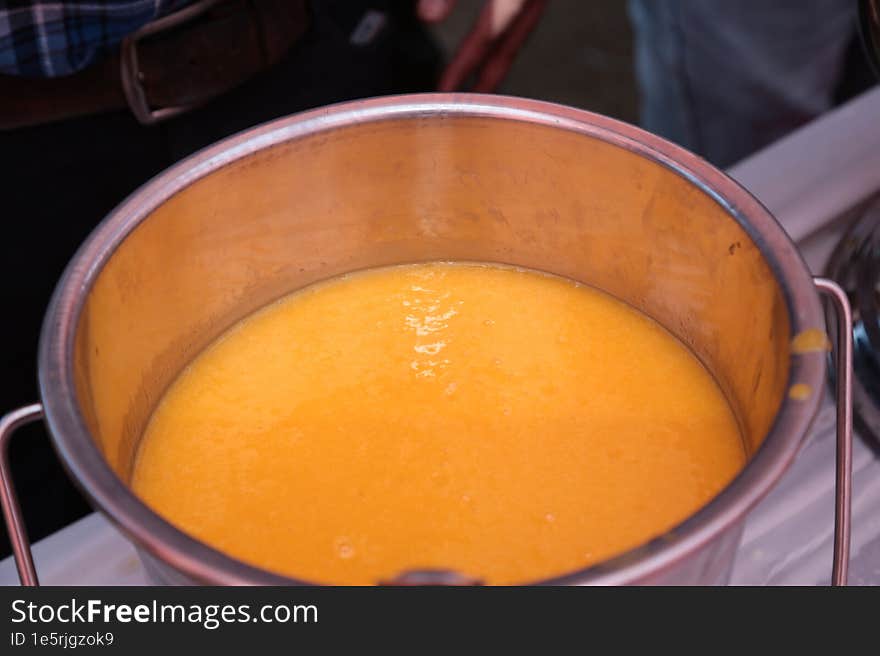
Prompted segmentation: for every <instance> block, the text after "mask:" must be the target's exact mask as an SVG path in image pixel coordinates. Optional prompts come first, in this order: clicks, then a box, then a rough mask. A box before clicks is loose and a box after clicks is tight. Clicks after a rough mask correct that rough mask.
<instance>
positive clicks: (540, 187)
mask: <svg viewBox="0 0 880 656" xmlns="http://www.w3.org/2000/svg"><path fill="white" fill-rule="evenodd" d="M436 259H464V260H483V261H498V262H506V263H510V264H517V265H522V266H527V267H531V268H535V269H542V270H545V271H549V272H552V273H556V274H559V275H563V276H568V277H570V278H573V279H577V280H580V281H584V282H587V283H590V284H593V285H595V286H597V287H600V288H602V289H605V290H607V291H608V292H610V293H612V294H615V295H616V296H618V297H619V298H621V299H623V300H625V301H627V302H629V303H630V304H632V305H634V306H635V307H638V308H640V309H641V310H643V311H644V312H646V313H647V314H649V315H650V316H652V317H654V318H655V319H657V320H658V321H660V322H661V323H662V324H663V325H665V326H666V327H667V328H668V329H669V330H671V331H672V332H673V333H674V334H676V335H677V336H678V337H679V338H680V339H681V340H683V341H684V342H685V343H686V344H688V345H689V346H690V347H691V348H692V349H693V350H694V352H695V353H696V354H697V355H698V356H699V357H700V358H701V359H702V360H703V362H704V363H705V364H706V366H707V367H708V368H709V369H710V370H711V371H712V372H713V374H714V375H715V376H716V378H717V379H718V381H719V383H720V385H721V387H722V388H723V390H724V392H725V394H726V395H727V397H728V399H729V401H730V403H731V406H732V407H733V409H734V412H735V413H736V415H737V417H738V419H739V421H740V424H741V426H742V432H743V436H744V440H745V443H746V447H747V450H748V453H749V463H748V465H747V466H746V467H745V469H744V470H743V471H742V473H741V474H740V475H739V476H737V478H736V479H735V480H734V481H733V482H732V483H730V485H728V486H727V487H726V488H725V489H724V490H723V491H722V492H721V493H720V494H719V495H718V496H717V497H716V498H715V499H713V500H712V501H711V502H710V503H708V504H707V505H706V506H705V507H704V508H702V509H701V510H700V511H698V512H697V513H696V514H694V515H693V516H692V517H690V518H689V519H687V520H686V521H684V522H683V523H682V524H680V525H679V526H676V527H675V528H674V529H672V530H671V531H669V532H668V533H666V534H664V535H662V536H660V537H658V538H656V539H654V540H651V541H650V542H648V543H647V544H644V545H642V546H640V547H638V548H636V549H633V550H631V551H629V552H628V553H625V554H623V555H621V556H619V557H617V558H614V559H611V560H609V561H607V562H604V563H601V564H599V565H595V566H593V567H589V568H586V569H583V570H581V571H577V572H572V573H570V574H568V575H566V576H563V577H560V578H558V579H554V580H553V581H541V582H540V583H564V584H588V583H590V584H592V583H597V584H598V583H601V584H621V583H684V584H691V583H719V582H725V581H726V580H727V577H728V575H729V572H730V568H731V565H732V561H733V557H734V553H735V550H736V547H737V544H738V541H739V537H740V534H741V531H742V526H743V522H744V519H745V517H746V514H747V513H748V511H749V509H751V508H752V507H753V506H754V505H755V504H756V503H757V502H758V501H759V500H760V499H761V498H762V497H763V496H764V495H765V494H766V493H767V492H768V491H769V490H770V488H772V487H773V485H774V484H775V483H776V482H777V480H778V479H779V477H780V476H781V475H782V473H783V472H784V471H785V469H786V467H787V466H788V465H789V464H790V463H791V461H792V459H793V458H794V457H795V454H796V453H797V451H798V448H799V446H800V445H801V443H802V441H803V438H804V435H805V434H806V432H807V430H808V428H809V426H810V423H811V421H812V419H813V417H814V415H815V414H816V412H817V409H818V408H819V404H820V401H821V396H822V394H823V391H824V387H825V380H826V358H827V353H826V348H825V339H824V332H823V331H824V320H823V313H822V307H821V303H820V299H819V292H827V293H828V294H829V297H830V298H831V299H832V300H833V301H834V302H835V303H836V305H837V307H838V312H839V318H840V321H841V322H843V324H844V329H842V330H840V331H839V334H840V335H841V348H840V349H839V350H838V356H839V357H840V358H841V359H842V360H841V361H842V362H843V364H844V366H843V367H842V369H843V370H844V371H845V372H846V375H845V376H843V377H842V379H841V380H842V384H841V385H840V386H839V389H838V397H839V398H838V402H839V414H838V419H839V422H838V423H839V425H838V497H837V501H838V505H837V515H836V542H835V565H834V580H835V582H837V583H842V582H844V581H845V578H846V559H847V554H848V548H849V530H848V518H849V467H850V464H849V459H850V440H851V432H850V424H851V417H850V401H849V399H848V397H847V395H848V393H849V386H850V375H851V374H850V368H849V364H848V363H849V361H850V358H851V354H850V351H851V343H850V341H849V338H850V337H851V333H850V331H849V329H848V326H849V322H850V317H849V309H848V305H847V303H846V297H845V295H843V294H842V293H841V292H840V290H839V288H837V287H836V286H835V285H834V284H833V283H830V282H828V281H814V280H813V279H812V278H811V276H810V274H809V272H808V270H807V268H806V266H805V265H804V263H803V261H802V260H801V258H800V256H799V254H798V252H797V250H796V248H795V246H794V245H793V244H792V242H791V241H790V240H789V238H788V237H787V236H786V234H785V233H784V232H783V230H782V229H781V228H780V227H779V225H778V224H777V223H776V221H775V220H774V219H773V217H772V216H770V214H769V213H768V212H767V210H766V209H764V208H763V207H762V206H761V205H760V204H759V203H758V202H757V201H756V200H755V199H754V198H753V197H752V196H751V195H749V194H748V193H747V192H746V191H745V190H743V189H742V188H741V187H739V186H738V185H737V184H736V183H735V182H733V181H732V180H731V179H730V178H728V177H727V176H726V175H724V174H723V173H721V172H720V171H718V170H716V169H715V168H713V167H712V166H710V165H709V164H708V163H706V162H705V161H703V160H701V159H699V158H698V157H696V156H694V155H692V154H691V153H688V152H686V151H684V150H682V149H681V148H678V147H676V146H674V145H672V144H670V143H668V142H666V141H664V140H662V139H660V138H658V137H655V136H653V135H651V134H648V133H646V132H643V131H641V130H639V129H637V128H634V127H632V126H630V125H626V124H623V123H619V122H617V121H614V120H611V119H608V118H604V117H602V116H597V115H595V114H590V113H587V112H583V111H578V110H574V109H569V108H565V107H560V106H557V105H551V104H547V103H542V102H535V101H530V100H521V99H513V98H502V97H497V96H479V95H454V94H453V95H424V96H404V97H394V98H381V99H376V100H365V101H359V102H353V103H348V104H343V105H337V106H334V107H329V108H322V109H318V110H315V111H311V112H307V113H304V114H300V115H297V116H293V117H290V118H286V119H281V120H278V121H275V122H273V123H269V124H267V125H264V126H261V127H258V128H255V129H253V130H250V131H248V132H245V133H243V134H241V135H238V136H235V137H232V138H230V139H228V140H226V141H224V142H222V143H220V144H218V145H216V146H213V147H211V148H208V149H207V150H205V151H202V152H201V153H199V154H197V155H194V156H193V157H190V158H189V159H187V160H186V161H184V162H182V163H180V164H178V165H177V166H175V167H173V168H171V169H169V170H168V171H166V172H165V173H163V174H162V175H160V176H159V177H157V178H155V179H154V180H152V181H151V182H149V183H148V184H147V185H145V186H144V187H143V188H141V189H140V190H139V191H137V192H136V193H135V194H133V195H132V196H131V197H129V198H128V199H127V200H126V201H125V202H123V203H122V204H121V205H120V206H119V207H118V208H116V210H114V211H113V212H112V213H111V214H110V215H109V216H108V217H107V218H106V219H105V220H104V222H103V223H102V224H101V225H100V226H99V227H98V228H97V229H96V230H95V232H94V233H93V234H92V235H91V237H90V238H89V239H88V241H87V242H86V243H85V244H84V245H83V246H82V248H80V250H79V252H78V253H77V254H76V256H75V257H74V259H73V261H72V262H71V263H70V265H69V266H68V268H67V270H66V272H65V273H64V276H63V277H62V279H61V281H60V283H59V284H58V287H57V289H56V291H55V294H54V296H53V298H52V302H51V305H50V307H49V310H48V312H47V314H46V319H45V323H44V326H43V332H42V336H41V345H40V357H39V380H40V394H41V398H42V405H34V406H29V407H27V408H23V409H21V410H18V411H16V412H14V413H11V414H10V415H7V417H6V418H4V420H3V422H2V425H0V440H2V447H3V458H2V462H0V464H2V468H0V477H2V487H0V491H2V501H3V509H4V513H5V518H6V522H7V525H8V527H9V529H10V534H11V536H12V538H13V541H14V547H15V549H14V550H15V555H16V559H17V562H18V566H19V573H20V574H21V577H22V581H23V582H24V583H26V584H27V583H29V584H35V583H36V574H35V572H34V569H33V563H32V561H31V559H30V553H29V547H28V543H27V538H26V536H25V534H24V527H23V524H22V521H21V517H20V513H19V509H18V506H17V503H16V499H15V495H14V492H13V489H12V486H11V479H10V473H9V466H8V461H7V458H6V455H5V454H6V446H7V443H8V440H9V436H10V435H11V433H12V431H13V429H14V428H15V427H16V426H17V425H19V424H21V423H24V422H26V421H31V420H35V419H37V418H38V417H40V416H44V418H45V421H46V423H47V425H48V428H49V431H50V432H51V435H52V440H53V442H54V445H55V448H56V450H57V452H58V454H59V456H60V458H61V459H62V461H63V462H64V464H65V466H66V467H67V470H68V471H69V473H70V475H71V477H72V478H73V479H74V480H75V481H76V482H77V483H78V484H79V486H80V487H81V488H82V489H83V491H84V492H85V493H86V494H87V495H88V497H89V498H90V499H91V501H92V503H93V504H94V505H95V507H96V508H97V509H98V510H100V511H101V512H103V513H104V514H105V515H106V516H107V517H109V518H110V519H111V520H112V521H113V522H114V523H115V524H116V525H117V526H118V527H119V528H120V529H121V530H122V531H123V532H124V533H125V534H126V535H127V536H128V537H129V538H130V539H131V540H132V542H133V543H134V544H135V545H136V546H137V548H138V549H139V551H140V553H141V554H142V555H143V558H144V562H145V564H146V566H147V569H148V571H149V572H150V573H151V575H152V576H153V577H154V578H155V580H156V581H158V582H165V583H172V582H175V583H176V582H195V583H220V584H241V583H255V584H262V583H267V584H269V583H271V584H285V583H288V584H289V583H298V582H300V581H294V580H293V579H289V578H285V577H282V576H279V575H276V574H273V573H271V572H268V571H264V570H261V569H258V568H256V567H253V566H251V565H247V564H245V563H242V562H240V561H237V560H235V559H233V558H231V557H228V556H226V555H224V554H222V553H220V552H219V551H216V550H214V549H212V548H210V547H209V546H207V545H205V544H203V543H201V542H199V541H197V540H195V539H193V538H191V537H189V536H188V535H186V534H185V533H183V532H181V531H179V530H178V529H176V528H174V527H173V526H171V525H170V524H169V523H168V522H166V521H165V520H163V519H162V518H161V517H159V516H158V515H156V514H155V513H153V512H152V511H151V510H150V509H149V508H147V507H146V506H145V505H144V504H143V503H141V501H140V500H139V499H138V498H137V497H136V496H135V495H134V494H133V493H132V492H131V490H130V489H129V487H128V485H127V482H128V480H129V477H130V474H131V467H132V460H133V458H134V455H135V452H136V449H137V445H138V441H139V439H140V436H141V433H142V431H143V428H144V425H145V422H146V421H147V419H148V417H149V415H150V413H151V411H152V410H153V408H154V407H155V404H156V402H157V401H158V400H159V398H160V397H161V395H162V393H163V392H164V390H165V389H166V388H167V386H168V385H169V383H170V382H171V381H172V380H173V379H174V377H175V376H176V375H177V373H178V372H179V371H180V370H181V368H182V367H184V366H185V364H186V363H187V362H188V361H189V360H190V359H191V358H192V357H193V356H194V355H195V354H196V353H198V351H199V350H200V349H202V348H203V347H204V346H205V345H207V344H208V343H209V342H210V341H211V340H212V339H214V338H215V337H217V336H218V335H219V334H220V333H221V332H222V331H223V330H225V329H226V328H228V327H229V326H230V325H231V324H232V323H234V322H235V321H237V320H239V319H241V318H242V317H243V316H245V315H247V314H248V313H250V312H252V311H253V310H255V309H257V308H259V307H260V306H262V305H264V304H266V303H268V302H270V301H272V300H274V299H276V298H278V297H279V296H281V295H283V294H285V293H287V292H289V291H291V290H293V289H296V288H298V287H302V286H303V285H307V284H309V283H311V282H314V281H316V280H320V279H322V278H327V277H329V276H333V275H336V274H339V273H341V272H345V271H351V270H355V269H361V268H364V267H369V266H377V265H388V264H394V263H402V262H415V261H425V260H436ZM404 580H408V579H406V578H405V579H404Z"/></svg>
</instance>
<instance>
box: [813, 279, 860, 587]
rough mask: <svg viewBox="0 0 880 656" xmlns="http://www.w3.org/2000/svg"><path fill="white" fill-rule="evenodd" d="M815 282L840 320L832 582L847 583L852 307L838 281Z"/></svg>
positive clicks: (836, 365)
mask: <svg viewBox="0 0 880 656" xmlns="http://www.w3.org/2000/svg"><path fill="white" fill-rule="evenodd" d="M814 283H815V285H816V288H817V289H818V290H819V292H821V293H822V294H823V295H824V296H825V297H826V298H828V300H829V301H831V305H832V307H833V308H834V314H835V317H836V319H837V344H836V345H835V347H834V350H835V353H834V368H835V371H836V388H837V401H836V404H837V462H836V468H835V469H836V472H835V482H834V565H833V566H832V570H831V585H846V577H847V570H848V569H849V542H850V519H851V515H852V415H853V410H852V404H853V393H852V376H853V370H852V364H853V321H852V310H851V309H850V306H849V299H848V298H847V296H846V292H844V291H843V290H842V289H841V288H840V286H839V285H838V284H837V283H836V282H834V281H832V280H828V279H826V278H814Z"/></svg>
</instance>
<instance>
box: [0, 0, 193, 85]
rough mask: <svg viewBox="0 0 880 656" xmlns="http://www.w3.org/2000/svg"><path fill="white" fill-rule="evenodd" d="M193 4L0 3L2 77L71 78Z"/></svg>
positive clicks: (102, 0)
mask: <svg viewBox="0 0 880 656" xmlns="http://www.w3.org/2000/svg"><path fill="white" fill-rule="evenodd" d="M192 2H193V0H72V1H68V0H55V1H54V2H53V1H51V0H0V74H4V75H19V76H23V77H56V76H61V75H70V74H71V73H75V72H77V71H79V70H82V69H83V68H85V67H87V66H88V65H89V64H91V63H92V62H94V61H95V60H96V59H98V58H100V57H101V56H102V55H104V54H107V53H108V52H112V51H113V50H114V49H115V47H116V46H118V45H119V42H120V41H122V39H123V38H124V37H125V36H127V35H128V34H131V33H132V32H134V31H135V30H137V29H138V28H139V27H141V26H143V25H145V24H146V23H149V22H150V21H153V20H155V19H156V18H159V17H160V16H164V15H165V14H168V13H171V12H172V11H175V10H177V9H179V8H181V7H183V6H185V5H188V4H192Z"/></svg>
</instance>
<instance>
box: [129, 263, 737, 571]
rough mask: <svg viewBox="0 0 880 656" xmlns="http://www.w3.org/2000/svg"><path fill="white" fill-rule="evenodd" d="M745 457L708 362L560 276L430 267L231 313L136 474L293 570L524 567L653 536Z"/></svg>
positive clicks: (572, 563)
mask: <svg viewBox="0 0 880 656" xmlns="http://www.w3.org/2000/svg"><path fill="white" fill-rule="evenodd" d="M745 460H746V453H745V449H744V447H743V441H742V439H741V435H740V432H739V429H738V426H737V421H736V419H735V416H734V413H733V412H732V410H731V408H730V406H729V405H728V403H727V401H726V399H725V397H724V395H723V393H722V392H721V390H720V389H719V387H718V385H717V384H716V382H715V380H714V379H713V378H712V376H711V374H710V373H709V372H708V371H707V370H706V369H705V368H704V367H703V366H702V365H701V364H700V362H699V360H698V359H697V358H696V357H695V356H694V355H693V354H692V353H691V351H690V350H688V349H687V347H685V346H684V345H683V344H682V343H681V342H679V341H678V340H677V339H676V338H675V337H673V336H672V335H671V334H670V333H669V332H667V331H666V330H665V329H664V328H662V327H661V326H660V325H659V324H657V323H655V322H654V321H653V320H651V319H650V318H648V317H647V316H646V315H644V314H642V313H640V312H638V311H636V310H634V309H633V308H632V307H630V306H629V305H627V304H625V303H623V302H621V301H618V300H617V299H615V298H613V297H612V296H609V295H607V294H605V293H603V292H601V291H599V290H597V289H595V288H593V287H589V286H585V285H581V284H578V283H575V282H573V281H571V280H568V279H565V278H561V277H558V276H553V275H549V274H545V273H541V272H537V271H532V270H527V269H522V268H514V267H508V266H502V265H489V264H477V263H451V262H435V263H428V264H414V265H404V266H395V267H383V268H377V269H369V270H365V271H361V272H357V273H353V274H348V275H344V276H341V277H336V278H333V279H330V280H328V281H325V282H322V283H318V284H314V285H311V286H309V287H307V288H305V289H303V290H300V291H298V292H296V293H294V294H292V295H290V296H288V297H286V298H283V299H281V300H280V301H278V302H276V303H274V304H272V305H270V306H268V307H266V308H264V309H262V310H261V311H258V312H257V313H255V314H253V315H251V316H250V317H248V318H246V319H245V320H243V321H241V322H240V323H238V324H237V325H235V326H234V327H233V328H232V329H230V330H229V331H227V332H226V333H225V334H224V335H223V336H221V337H220V338H219V339H218V340H217V341H215V342H214V343H213V344H212V345H211V346H210V347H208V348H207V349H206V350H205V351H204V352H203V353H202V354H201V355H199V356H198V357H197V358H196V359H195V360H194V361H193V363H192V364H191V365H190V366H189V367H187V368H186V369H185V370H184V371H183V372H182V373H181V375H180V376H179V377H178V378H177V380H176V381H175V382H174V384H173V385H172V386H171V387H170V389H169V391H168V392H167V393H166V394H165V396H164V398H163V400H162V401H161V403H160V404H159V405H158V407H157V409H156V411H155V412H154V414H153V416H152V418H151V420H150V422H149V424H148V427H147V430H146V433H145V436H144V439H143V440H142V442H141V446H140V450H139V453H138V457H137V459H136V462H135V467H134V473H133V487H134V489H135V491H136V492H137V493H138V494H139V495H140V496H141V497H142V498H143V499H144V500H145V501H146V502H147V503H148V504H149V505H150V506H151V507H153V508H154V509H155V510H156V511H157V512H159V513H160V514H161V515H163V516H164V517H166V518H167V519H168V520H170V521H171V522H172V523H174V524H176V525H177V526H178V527H180V528H181V529H183V530H184V531H186V532H188V533H190V534H192V535H194V536H196V537H198V538H199V539H201V540H203V541H204V542H206V543H208V544H210V545H212V546H214V547H217V548H219V549H221V550H223V551H225V552H227V553H229V554H231V555H233V556H235V557H238V558H240V559H242V560H244V561H246V562H249V563H252V564H255V565H258V566H260V567H263V568H266V569H270V570H274V571H276V572H279V573H283V574H287V575H290V576H293V577H297V578H301V579H306V580H311V581H319V582H329V583H343V584H349V583H351V584H369V583H375V582H377V581H381V580H389V579H393V578H394V577H395V576H396V575H398V574H399V573H401V572H403V571H408V570H420V569H445V570H454V571H456V572H460V573H462V574H465V575H467V576H472V577H475V578H477V579H480V580H484V581H486V582H489V583H522V582H528V581H534V580H540V579H544V578H548V577H552V576H556V575H561V574H564V573H568V572H571V571H574V570H577V569H580V568H583V567H585V566H587V565H590V564H592V563H596V562H598V561H601V560H603V559H606V558H608V557H610V556H613V555H615V554H619V553H621V552H623V551H625V550H627V549H629V548H631V547H634V546H636V545H638V544H641V543H644V542H646V541H647V540H649V539H651V538H652V537H655V536H657V535H659V534H661V533H662V532H664V531H666V530H667V529H669V528H671V527H672V526H674V525H675V524H677V523H679V522H680V521H682V520H684V519H685V518H686V517H688V516H689V515H691V514H692V513H693V512H694V511H695V510H697V509H698V508H699V507H701V506H703V505H704V504H705V503H706V502H707V501H709V500H710V499H711V498H712V497H713V496H714V495H715V494H716V493H717V492H719V491H720V490H721V488H722V487H724V486H725V485H726V484H727V483H728V482H729V481H730V480H731V479H732V478H733V476H734V475H735V474H736V473H737V472H738V471H739V470H740V468H741V467H742V466H743V465H744V463H745Z"/></svg>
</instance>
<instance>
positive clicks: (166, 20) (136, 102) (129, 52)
mask: <svg viewBox="0 0 880 656" xmlns="http://www.w3.org/2000/svg"><path fill="white" fill-rule="evenodd" d="M225 1H226V0H198V2H194V3H193V4H191V5H189V6H187V7H185V8H183V9H181V10H180V11H175V12H174V13H171V14H168V15H167V16H163V17H162V18H160V19H158V20H155V21H152V22H151V23H147V24H146V25H144V26H143V27H141V28H140V29H139V30H136V31H135V32H132V33H131V34H129V35H128V36H126V37H125V38H124V39H123V40H122V43H121V45H120V51H119V69H120V70H119V75H120V78H121V80H122V90H123V92H124V93H125V100H126V102H127V103H128V107H129V109H130V110H131V113H132V114H134V117H135V118H136V119H137V120H138V122H140V123H141V124H143V125H155V124H156V123H159V122H160V121H164V120H165V119H169V118H171V117H172V116H177V115H179V114H183V113H184V112H188V111H189V110H191V109H194V108H195V107H197V106H198V105H199V104H200V103H190V104H188V105H172V106H169V107H157V108H153V107H150V103H149V101H148V100H147V93H146V90H145V89H144V85H143V74H142V73H141V70H140V67H139V64H138V53H137V44H138V42H139V41H141V40H143V39H145V38H147V37H150V36H154V35H156V34H161V33H162V32H165V31H167V30H170V29H173V28H175V27H179V26H180V25H183V24H185V23H188V22H190V21H192V20H195V19H196V18H198V17H199V16H201V15H202V14H204V13H206V12H208V11H209V10H210V9H212V8H213V7H214V6H215V5H218V4H220V3H221V2H225Z"/></svg>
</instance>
